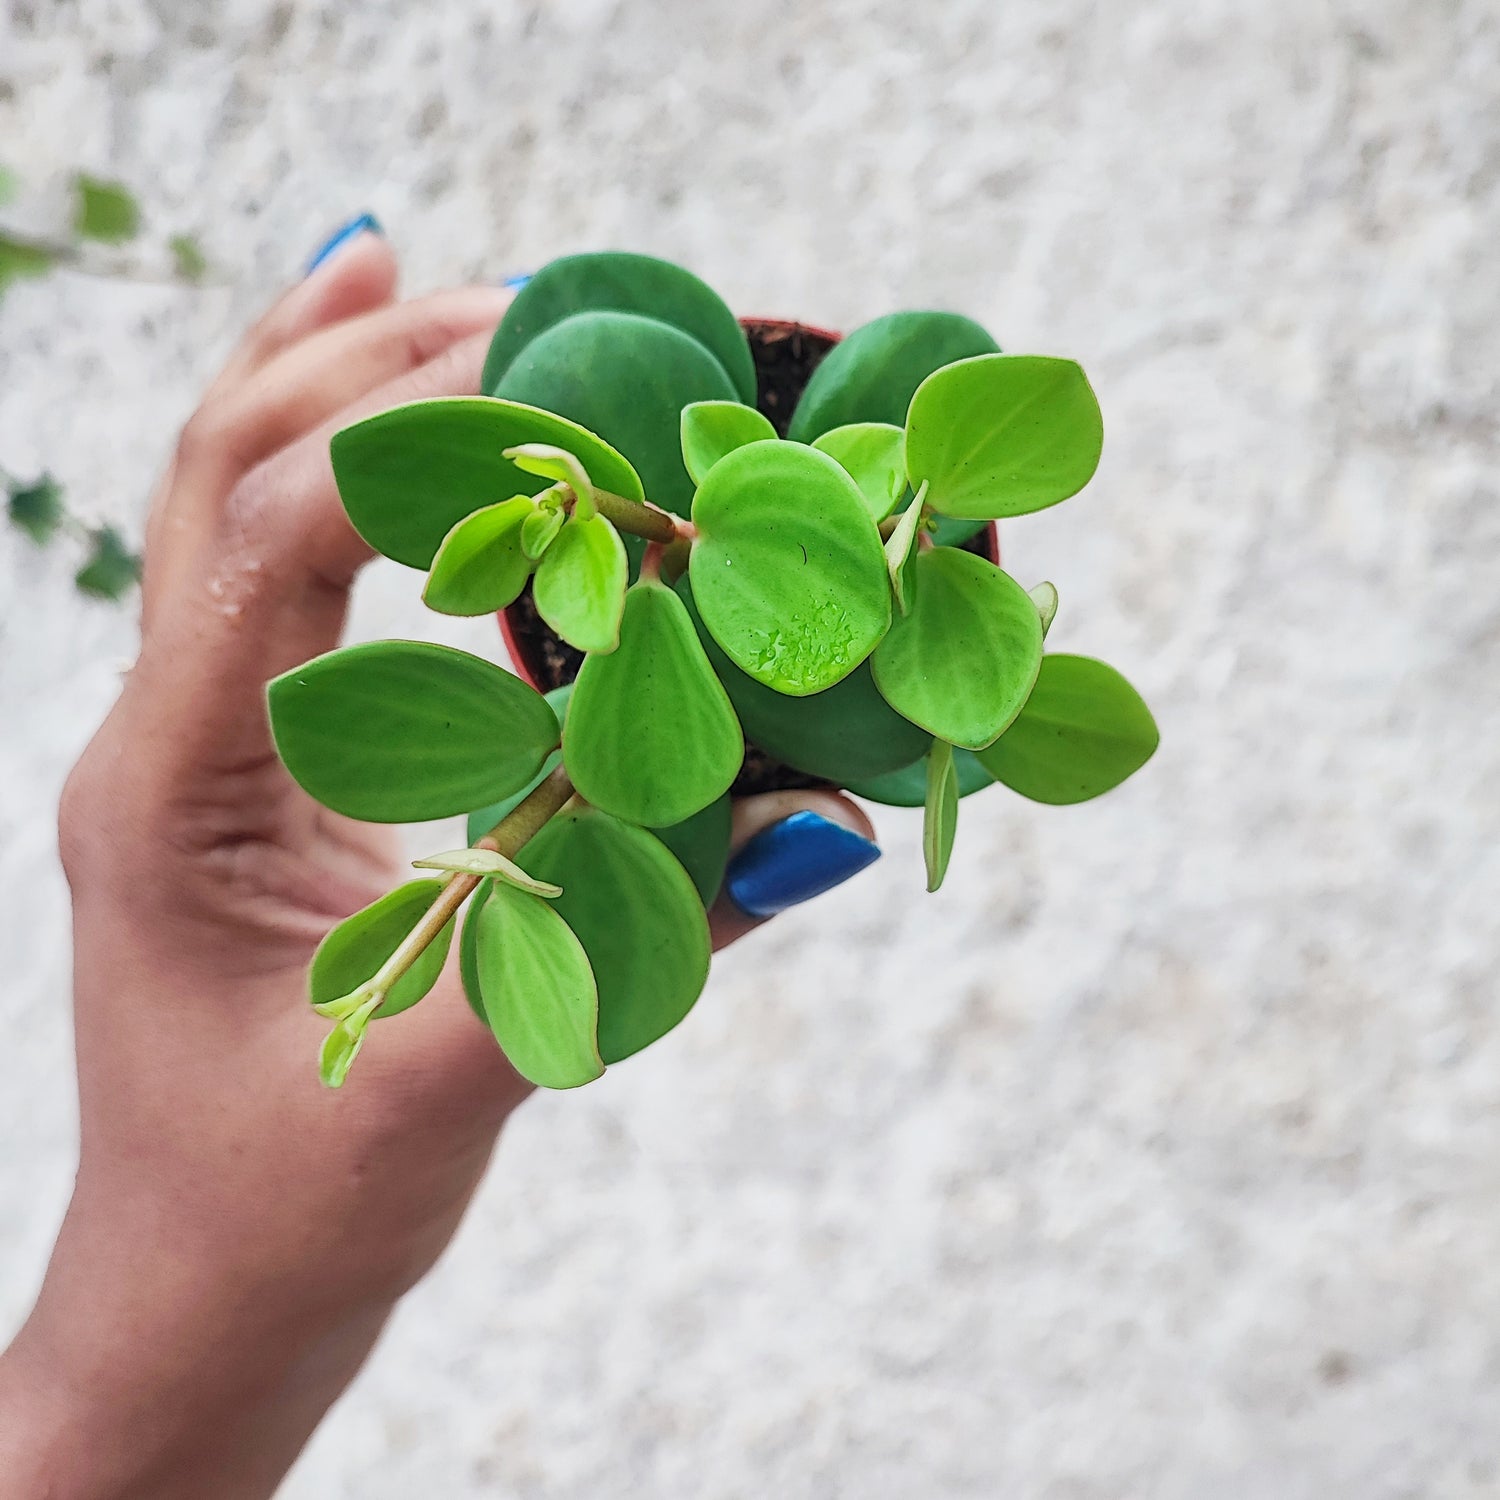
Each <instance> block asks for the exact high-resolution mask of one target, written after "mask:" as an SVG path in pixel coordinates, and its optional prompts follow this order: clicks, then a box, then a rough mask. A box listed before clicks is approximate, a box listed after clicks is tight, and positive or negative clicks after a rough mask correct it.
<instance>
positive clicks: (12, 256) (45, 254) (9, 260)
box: [0, 231, 60, 293]
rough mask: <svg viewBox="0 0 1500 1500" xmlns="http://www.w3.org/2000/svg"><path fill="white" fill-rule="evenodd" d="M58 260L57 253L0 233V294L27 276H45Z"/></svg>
mask: <svg viewBox="0 0 1500 1500" xmlns="http://www.w3.org/2000/svg"><path fill="white" fill-rule="evenodd" d="M59 259H60V255H59V252H58V251H56V250H52V249H49V248H47V247H46V246H44V245H33V244H31V243H30V242H29V241H27V240H21V239H17V238H16V237H15V236H14V235H9V234H6V233H4V232H3V231H0V293H3V292H4V291H5V288H6V287H7V286H9V285H10V283H11V282H13V281H20V280H22V279H23V278H25V277H29V276H45V275H46V274H47V272H48V271H50V270H51V269H52V267H53V266H55V265H56V264H57V262H58V260H59Z"/></svg>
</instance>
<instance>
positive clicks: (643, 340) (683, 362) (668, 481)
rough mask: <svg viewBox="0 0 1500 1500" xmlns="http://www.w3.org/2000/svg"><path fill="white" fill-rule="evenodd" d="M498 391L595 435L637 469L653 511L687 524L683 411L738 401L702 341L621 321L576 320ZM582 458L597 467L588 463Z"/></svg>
mask: <svg viewBox="0 0 1500 1500" xmlns="http://www.w3.org/2000/svg"><path fill="white" fill-rule="evenodd" d="M493 390H494V392H495V394H496V395H497V396H503V397H506V398H508V399H509V400H512V401H525V402H528V403H530V404H531V405H532V406H540V407H545V408H546V410H548V411H555V412H559V413H561V414H562V415H563V416H566V417H569V418H571V419H572V420H573V421H575V422H581V423H583V425H584V426H585V427H587V428H588V429H589V431H591V432H597V433H598V434H599V436H600V437H601V438H603V439H604V440H605V441H606V442H608V443H612V444H614V446H615V447H616V448H618V449H619V451H620V452H621V453H623V454H624V455H625V456H626V458H628V459H629V460H630V462H631V463H632V464H633V465H634V466H635V468H636V470H637V472H638V473H639V474H640V477H641V482H642V484H644V486H645V490H646V495H647V497H648V498H649V499H650V500H651V501H653V502H654V503H655V504H657V505H659V506H661V507H662V508H663V509H664V510H671V511H675V512H676V513H677V514H678V515H682V516H685V515H686V514H687V513H688V509H689V507H690V506H691V505H692V501H693V481H692V479H691V478H690V477H689V475H688V471H687V469H686V468H685V467H684V466H683V462H682V436H681V416H682V409H683V407H685V406H688V405H690V404H691V403H692V402H694V401H732V400H734V397H735V389H734V385H733V383H732V382H731V381H730V379H729V376H728V375H726V374H725V373H724V367H723V365H721V364H720V363H719V362H718V360H717V359H715V358H714V356H713V355H712V354H711V353H710V352H709V351H708V349H707V348H705V347H704V346H703V345H702V344H701V343H699V342H698V340H697V339H695V338H693V337H691V336H690V335H689V334H686V333H684V332H682V330H681V329H679V328H674V327H672V326H671V325H670V324H667V323H661V322H657V321H656V320H655V319H653V318H643V317H639V316H637V315H636V314H634V313H621V312H585V313H578V314H576V315H575V316H573V317H571V318H566V319H564V320H563V321H562V322H560V323H555V324H553V325H552V326H551V327H550V328H548V329H547V330H546V331H545V332H543V333H541V334H538V335H537V337H536V338H534V339H532V340H531V341H530V342H529V343H528V344H527V345H526V347H525V348H524V349H522V350H521V352H520V353H519V354H518V355H517V357H516V359H515V361H514V363H512V364H511V365H510V366H509V367H508V368H507V370H506V371H505V374H504V375H503V376H502V377H501V378H500V380H499V382H498V384H496V385H495V386H494V387H493ZM561 446H567V445H566V444H563V445H561ZM579 456H580V457H582V458H583V459H584V460H585V467H589V465H588V463H587V455H586V454H580V455H579ZM589 473H590V476H591V477H592V478H593V479H594V482H595V484H597V485H598V486H599V488H600V489H604V490H613V489H615V486H614V485H612V484H608V483H606V482H605V480H604V479H603V478H602V477H600V476H599V475H596V474H594V472H593V469H592V468H591V467H589ZM616 493H620V492H619V491H616ZM629 498H631V499H632V500H635V499H639V498H640V496H639V495H631V496H630V497H629Z"/></svg>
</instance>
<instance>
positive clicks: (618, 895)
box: [520, 808, 710, 1063]
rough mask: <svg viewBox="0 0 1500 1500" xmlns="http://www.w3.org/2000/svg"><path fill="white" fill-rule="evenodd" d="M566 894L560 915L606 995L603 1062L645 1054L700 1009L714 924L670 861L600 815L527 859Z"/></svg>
mask: <svg viewBox="0 0 1500 1500" xmlns="http://www.w3.org/2000/svg"><path fill="white" fill-rule="evenodd" d="M520 858H521V862H522V863H523V864H524V865H525V866H526V868H527V869H528V870H530V871H531V872H532V874H534V875H535V876H537V877H538V878H539V879H543V880H550V881H553V882H555V883H556V884H558V885H560V886H562V888H563V894H562V895H561V896H559V897H558V899H557V901H556V903H555V907H554V909H555V910H556V912H557V913H558V915H559V916H561V917H562V918H563V919H564V920H565V921H566V922H567V924H568V926H569V927H570V928H571V929H572V930H573V932H574V933H575V934H577V937H578V941H579V942H580V943H582V944H583V948H584V951H585V952H586V953H587V954H588V959H589V963H590V965H591V966H592V968H593V971H594V977H595V981H596V983H597V985H598V993H599V1032H598V1036H599V1055H600V1056H601V1057H602V1058H603V1059H604V1061H605V1062H606V1063H615V1062H619V1061H620V1059H621V1058H625V1057H629V1056H630V1055H631V1054H632V1053H634V1052H639V1051H640V1049H641V1048H642V1047H645V1046H647V1045H648V1044H649V1043H651V1042H654V1041H655V1040H656V1039H657V1038H658V1037H660V1036H662V1035H664V1034H665V1033H666V1032H668V1031H670V1030H671V1029H672V1027H674V1026H675V1025H676V1024H677V1023H678V1022H679V1021H680V1020H681V1019H682V1018H683V1017H684V1016H685V1015H686V1014H687V1013H688V1011H689V1010H691V1009H692V1006H693V1002H694V1001H695V1000H696V999H697V998H698V996H699V994H700V993H701V992H702V990H703V986H704V984H705V982H706V981H707V979H708V963H709V949H710V943H709V933H708V918H707V917H706V915H705V914H704V909H703V903H702V901H701V900H700V899H699V895H698V891H697V889H696V888H695V887H694V885H693V882H692V880H691V879H690V878H689V877H688V874H687V872H686V871H685V870H684V869H683V867H682V865H681V864H680V863H679V862H678V861H677V859H676V858H675V857H674V856H673V855H672V854H671V852H670V851H669V850H668V849H667V848H666V847H665V846H664V845H663V844H662V843H661V842H660V841H659V840H658V839H657V838H655V837H653V836H652V835H651V834H650V833H648V832H646V830H645V829H642V828H635V827H632V826H631V825H630V824H628V823H622V822H621V821H620V820H619V819H617V818H612V817H610V816H608V815H607V814H606V813H602V812H599V811H598V810H596V809H593V808H582V809H579V810H578V811H575V812H565V813H562V814H560V815H559V816H558V817H556V818H553V819H552V821H551V822H550V823H548V824H547V826H546V827H545V828H543V829H542V831H541V832H540V833H538V834H537V836H536V837H535V838H534V839H532V840H531V842H530V843H529V844H527V845H526V847H525V849H523V850H522V851H521V856H520Z"/></svg>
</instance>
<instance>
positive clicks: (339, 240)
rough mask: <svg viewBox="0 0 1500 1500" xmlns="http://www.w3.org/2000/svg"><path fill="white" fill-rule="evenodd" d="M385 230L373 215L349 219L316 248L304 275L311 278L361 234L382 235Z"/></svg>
mask: <svg viewBox="0 0 1500 1500" xmlns="http://www.w3.org/2000/svg"><path fill="white" fill-rule="evenodd" d="M384 233H385V230H383V229H382V228H381V227H380V220H379V219H377V218H376V217H375V215H374V214H358V215H356V216H355V217H354V218H352V219H350V220H349V222H348V223H347V224H341V225H339V227H338V228H337V229H335V230H334V231H333V233H332V234H331V235H329V236H328V238H327V239H326V240H324V241H323V243H322V244H321V245H319V246H318V249H317V253H316V254H315V255H314V256H313V258H312V259H311V260H310V261H308V263H307V270H306V271H305V272H304V275H307V276H311V275H312V273H313V272H314V271H316V270H317V269H318V267H319V266H321V265H322V264H323V262H324V261H325V260H328V259H329V258H330V257H331V256H334V255H337V254H338V252H339V251H340V250H342V249H343V248H344V246H345V245H347V244H348V243H349V241H350V240H353V239H358V238H359V236H360V235H362V234H384Z"/></svg>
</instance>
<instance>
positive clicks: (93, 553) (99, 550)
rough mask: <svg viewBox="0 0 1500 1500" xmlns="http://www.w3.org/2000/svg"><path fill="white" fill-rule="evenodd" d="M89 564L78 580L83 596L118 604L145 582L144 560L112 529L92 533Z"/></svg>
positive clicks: (77, 575) (101, 529)
mask: <svg viewBox="0 0 1500 1500" xmlns="http://www.w3.org/2000/svg"><path fill="white" fill-rule="evenodd" d="M90 546H91V550H90V553H89V560H88V561H87V562H86V563H84V565H83V566H82V567H81V568H80V569H79V570H78V572H77V574H76V575H75V576H74V579H73V581H74V583H76V584H77V585H78V587H79V589H80V590H82V592H84V593H85V594H92V595H93V596H94V598H96V599H109V600H116V599H122V598H124V596H125V595H126V594H127V593H128V592H129V591H130V590H131V589H132V588H134V587H135V585H136V584H138V583H139V582H140V581H141V560H140V558H139V557H138V556H137V555H136V554H135V553H134V552H132V551H131V550H130V549H129V548H128V547H127V546H126V545H125V543H124V541H123V539H122V538H121V536H120V533H119V532H118V531H116V530H115V529H114V527H112V526H101V527H99V528H98V530H96V531H94V532H92V533H90Z"/></svg>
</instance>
